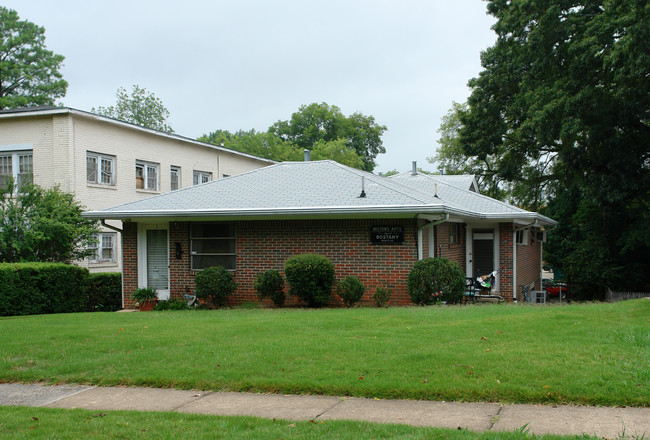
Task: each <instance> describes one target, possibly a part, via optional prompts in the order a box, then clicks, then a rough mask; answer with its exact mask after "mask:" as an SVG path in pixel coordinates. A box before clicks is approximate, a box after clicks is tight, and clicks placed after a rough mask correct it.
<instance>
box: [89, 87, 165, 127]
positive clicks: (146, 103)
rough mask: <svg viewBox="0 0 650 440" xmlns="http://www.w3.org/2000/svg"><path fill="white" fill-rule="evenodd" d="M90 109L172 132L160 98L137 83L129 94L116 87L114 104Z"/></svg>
mask: <svg viewBox="0 0 650 440" xmlns="http://www.w3.org/2000/svg"><path fill="white" fill-rule="evenodd" d="M91 111H93V112H95V113H97V114H98V115H102V116H107V117H109V118H114V119H119V120H121V121H125V122H130V123H131V124H135V125H140V126H142V127H147V128H152V129H154V130H160V131H166V132H168V133H173V132H174V130H172V128H171V127H170V126H169V125H168V124H167V118H169V110H167V108H166V107H165V106H164V104H163V103H162V101H161V100H160V98H158V97H157V96H156V95H154V94H153V93H151V92H148V91H147V89H145V88H144V87H142V88H141V87H140V86H139V85H137V84H135V85H134V86H133V91H132V92H131V95H130V96H129V93H128V92H127V91H126V89H124V88H123V87H120V88H119V89H117V103H116V104H115V105H114V106H112V105H111V106H109V107H102V106H99V107H97V108H94V107H93V108H92V109H91Z"/></svg>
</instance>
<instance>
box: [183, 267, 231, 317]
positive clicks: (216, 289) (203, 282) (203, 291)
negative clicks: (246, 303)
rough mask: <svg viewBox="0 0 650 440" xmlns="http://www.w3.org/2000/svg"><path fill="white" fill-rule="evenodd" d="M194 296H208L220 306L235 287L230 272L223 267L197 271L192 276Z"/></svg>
mask: <svg viewBox="0 0 650 440" xmlns="http://www.w3.org/2000/svg"><path fill="white" fill-rule="evenodd" d="M194 285H195V288H196V296H197V297H198V298H208V297H209V298H210V299H211V300H212V303H213V304H215V305H216V306H218V307H221V306H222V305H224V303H225V302H226V299H227V298H228V296H230V295H232V293H233V292H234V291H235V289H236V288H237V283H236V282H235V280H234V279H233V277H232V274H231V273H230V272H229V271H228V269H226V268H225V267H221V266H217V267H209V268H207V269H203V270H202V271H201V272H199V273H197V274H196V276H195V277H194Z"/></svg>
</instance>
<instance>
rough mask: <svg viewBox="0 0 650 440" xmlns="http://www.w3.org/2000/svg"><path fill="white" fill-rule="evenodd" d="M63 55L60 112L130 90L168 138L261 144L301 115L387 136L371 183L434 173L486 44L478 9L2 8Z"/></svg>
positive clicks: (22, 3) (371, 2)
mask: <svg viewBox="0 0 650 440" xmlns="http://www.w3.org/2000/svg"><path fill="white" fill-rule="evenodd" d="M1 4H2V5H3V6H5V7H8V8H10V9H14V10H16V11H17V12H18V15H19V16H20V18H21V19H23V20H29V21H32V22H34V23H36V24H38V25H39V26H43V27H45V36H46V45H47V47H48V49H49V50H52V51H54V52H55V53H58V54H61V55H63V56H65V62H64V67H63V69H62V73H63V76H64V78H65V79H66V80H67V81H68V83H69V87H68V92H67V95H66V96H65V97H64V98H63V99H62V102H63V104H64V105H66V106H68V107H73V108H77V109H80V110H88V111H89V110H90V109H91V107H97V106H100V105H101V106H108V105H112V104H114V103H115V99H116V98H115V93H116V91H117V88H118V87H120V86H123V87H125V88H126V89H127V90H129V91H130V90H131V86H132V85H133V84H138V85H140V86H141V87H144V88H146V89H147V90H148V91H150V92H153V93H154V94H155V95H156V96H157V97H159V98H160V99H161V100H162V101H163V103H164V104H165V106H166V107H167V108H168V109H169V111H170V113H171V116H170V119H169V123H170V125H171V126H172V127H173V128H174V130H175V131H176V133H178V134H180V135H183V136H188V137H192V138H196V137H198V136H201V135H202V134H206V133H209V132H211V131H214V130H217V129H225V130H230V131H236V130H238V129H245V130H249V129H252V128H254V129H256V130H259V131H265V130H266V129H267V128H268V127H269V126H270V125H272V124H273V123H274V122H276V121H278V120H287V119H289V118H290V117H291V114H292V113H293V112H295V111H297V110H298V108H299V107H300V106H301V105H303V104H309V103H312V102H327V103H328V104H330V105H336V106H338V107H340V108H341V110H342V111H343V113H344V114H346V115H350V114H352V113H354V112H356V111H359V112H361V113H363V114H365V115H372V116H374V117H375V119H376V121H377V122H378V123H380V124H383V125H386V126H387V127H388V130H387V131H386V132H385V134H384V136H383V141H384V146H385V148H386V154H382V155H379V156H378V158H377V163H378V166H377V168H376V169H375V172H379V171H382V172H384V171H388V170H392V169H398V170H399V171H407V170H409V169H410V167H411V161H413V160H417V161H418V166H421V167H422V168H424V169H429V170H434V169H435V167H434V165H432V164H429V163H427V161H426V157H428V156H431V155H433V154H434V153H435V149H436V146H437V142H436V141H437V139H438V135H437V133H436V130H437V129H438V127H439V126H440V119H441V118H442V116H443V115H444V114H445V113H446V112H447V111H448V110H449V108H450V107H451V104H452V101H458V102H463V101H465V99H466V98H467V97H468V95H469V89H468V88H467V81H468V80H469V79H470V78H472V77H475V76H477V75H478V73H479V72H480V70H481V66H480V52H481V51H482V50H485V49H486V48H488V47H489V46H491V45H493V44H494V42H495V40H496V36H495V34H494V32H493V31H492V30H491V29H490V27H491V26H492V25H493V24H494V22H495V19H494V18H493V17H491V16H488V15H486V3H485V2H484V1H481V0H453V1H452V0H420V1H412V0H394V1H382V0H368V1H366V0H343V1H339V0H326V1H321V0H314V1H311V0H301V1H298V0H295V1H289V0H267V1H263V0H239V1H237V0H232V1H220V0H212V1H210V0H185V1H180V0H176V1H169V0H130V1H123V0H110V1H106V0H105V1H91V0H57V1H52V0H2V1H1Z"/></svg>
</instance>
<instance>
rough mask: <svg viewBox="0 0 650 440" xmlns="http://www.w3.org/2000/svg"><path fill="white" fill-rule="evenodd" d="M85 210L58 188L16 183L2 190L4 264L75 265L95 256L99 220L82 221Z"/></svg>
mask: <svg viewBox="0 0 650 440" xmlns="http://www.w3.org/2000/svg"><path fill="white" fill-rule="evenodd" d="M83 210H84V208H83V206H81V205H80V204H79V202H77V201H75V199H74V196H73V195H72V194H69V193H65V192H63V191H61V190H60V189H59V188H58V187H55V188H48V189H44V188H41V187H39V186H37V185H33V184H31V183H29V184H25V185H22V186H21V187H20V188H18V187H17V186H16V185H15V183H14V181H13V180H12V179H9V180H8V181H5V184H4V185H2V186H0V262H6V263H17V262H21V261H47V262H60V263H71V262H72V261H75V260H79V259H83V258H84V257H86V256H89V255H90V254H91V253H92V249H89V248H88V244H89V243H91V242H96V238H95V235H96V234H97V232H98V226H97V221H96V220H90V219H85V218H82V217H81V213H82V212H83Z"/></svg>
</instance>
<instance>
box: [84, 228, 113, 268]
mask: <svg viewBox="0 0 650 440" xmlns="http://www.w3.org/2000/svg"><path fill="white" fill-rule="evenodd" d="M96 238H97V243H91V244H89V245H88V248H89V249H92V250H93V253H92V254H91V255H90V257H88V259H89V260H90V261H91V262H93V263H114V262H115V261H117V260H116V258H115V255H116V252H115V243H116V239H117V234H116V233H115V232H101V233H99V234H97V237H96Z"/></svg>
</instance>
